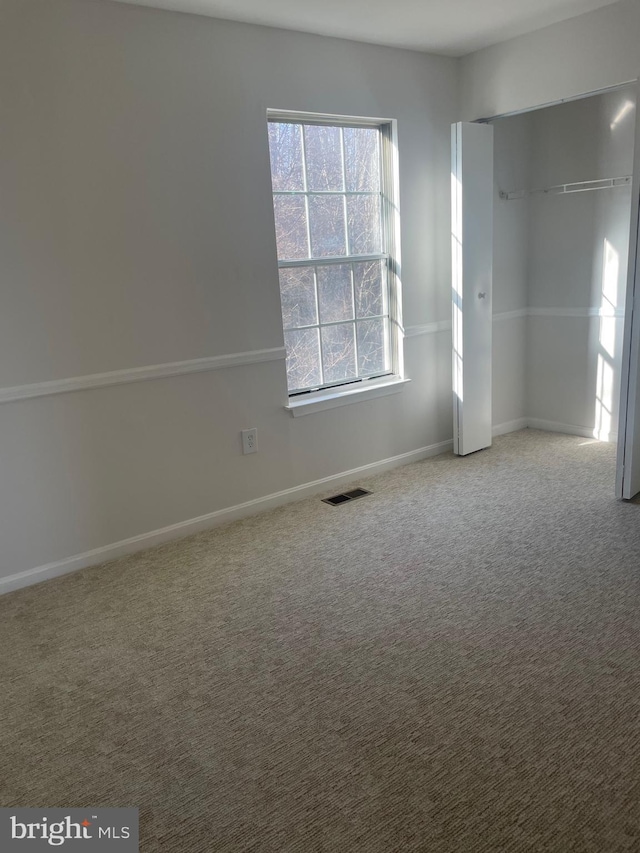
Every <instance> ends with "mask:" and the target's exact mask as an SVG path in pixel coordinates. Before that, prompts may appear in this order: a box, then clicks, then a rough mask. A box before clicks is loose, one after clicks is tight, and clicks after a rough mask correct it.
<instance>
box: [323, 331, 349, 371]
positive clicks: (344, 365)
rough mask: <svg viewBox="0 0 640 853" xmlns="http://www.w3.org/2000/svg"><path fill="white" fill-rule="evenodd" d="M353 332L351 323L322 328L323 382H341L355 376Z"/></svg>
mask: <svg viewBox="0 0 640 853" xmlns="http://www.w3.org/2000/svg"><path fill="white" fill-rule="evenodd" d="M354 332H355V329H354V324H353V323H345V324H344V325H343V326H325V327H324V328H323V329H322V354H323V364H324V378H325V382H342V381H345V380H348V379H355V378H356V377H357V373H356V346H355V337H354Z"/></svg>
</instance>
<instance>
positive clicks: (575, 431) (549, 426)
mask: <svg viewBox="0 0 640 853" xmlns="http://www.w3.org/2000/svg"><path fill="white" fill-rule="evenodd" d="M527 426H528V427H529V428H530V429H542V430H546V431H547V432H562V433H565V434H566V435H579V436H581V437H582V438H593V439H594V440H597V441H616V440H617V436H616V434H615V433H605V434H604V435H600V436H595V435H594V430H593V427H583V426H576V425H575V424H561V423H557V422H556V421H545V420H541V419H540V418H527Z"/></svg>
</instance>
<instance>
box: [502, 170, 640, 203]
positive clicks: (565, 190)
mask: <svg viewBox="0 0 640 853" xmlns="http://www.w3.org/2000/svg"><path fill="white" fill-rule="evenodd" d="M631 178H632V175H622V176H621V177H619V178H600V179H599V180H597V181H576V182H575V183H573V184H556V185H555V186H553V187H546V188H545V189H540V190H510V191H509V192H506V191H505V190H500V193H499V195H500V198H501V199H504V200H505V201H512V200H513V199H517V198H524V197H525V196H526V195H540V194H542V193H544V194H547V195H568V194H569V193H586V192H591V191H592V190H608V189H612V188H614V187H627V186H629V185H630V184H631Z"/></svg>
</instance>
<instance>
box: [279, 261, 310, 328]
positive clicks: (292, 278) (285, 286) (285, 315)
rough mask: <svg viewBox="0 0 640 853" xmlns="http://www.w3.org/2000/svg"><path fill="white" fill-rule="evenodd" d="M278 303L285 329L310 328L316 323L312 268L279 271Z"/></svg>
mask: <svg viewBox="0 0 640 853" xmlns="http://www.w3.org/2000/svg"><path fill="white" fill-rule="evenodd" d="M280 301H281V303H282V323H283V325H284V327H285V329H290V328H291V327H292V326H310V325H312V324H313V323H317V322H318V312H317V309H316V288H315V282H314V275H313V268H312V267H294V268H291V269H283V270H280Z"/></svg>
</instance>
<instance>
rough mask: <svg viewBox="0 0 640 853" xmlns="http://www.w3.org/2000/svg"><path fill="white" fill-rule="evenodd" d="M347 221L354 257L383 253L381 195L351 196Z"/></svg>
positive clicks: (348, 203) (348, 201)
mask: <svg viewBox="0 0 640 853" xmlns="http://www.w3.org/2000/svg"><path fill="white" fill-rule="evenodd" d="M347 219H348V222H349V247H350V251H351V254H352V255H374V254H376V253H378V252H381V251H382V235H381V230H380V196H379V195H355V196H349V197H348V198H347Z"/></svg>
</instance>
